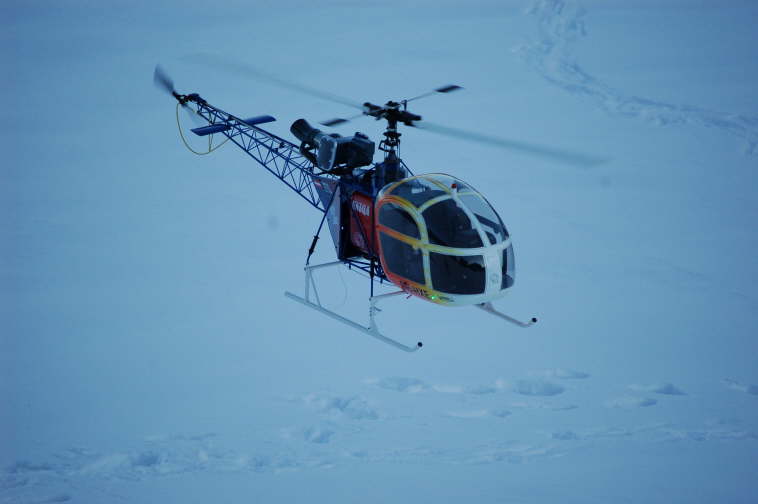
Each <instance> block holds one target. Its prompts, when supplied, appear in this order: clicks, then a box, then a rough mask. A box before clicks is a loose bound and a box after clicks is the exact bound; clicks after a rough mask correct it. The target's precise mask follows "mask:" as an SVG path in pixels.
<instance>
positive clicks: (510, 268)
mask: <svg viewBox="0 0 758 504" xmlns="http://www.w3.org/2000/svg"><path fill="white" fill-rule="evenodd" d="M502 268H503V269H502V272H503V277H502V282H501V285H500V288H501V289H507V288H508V287H511V286H512V285H513V282H514V278H513V277H514V276H515V273H516V261H515V260H514V257H513V246H512V245H508V247H506V248H504V249H503V263H502Z"/></svg>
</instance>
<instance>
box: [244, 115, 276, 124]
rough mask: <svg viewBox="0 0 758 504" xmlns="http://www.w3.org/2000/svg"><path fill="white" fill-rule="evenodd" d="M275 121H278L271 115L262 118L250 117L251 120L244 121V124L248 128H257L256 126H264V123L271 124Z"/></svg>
mask: <svg viewBox="0 0 758 504" xmlns="http://www.w3.org/2000/svg"><path fill="white" fill-rule="evenodd" d="M274 121H276V119H274V118H273V117H271V116H270V115H262V116H255V117H250V118H249V119H242V122H243V123H245V124H247V125H248V126H255V125H256V124H264V123H270V122H274Z"/></svg>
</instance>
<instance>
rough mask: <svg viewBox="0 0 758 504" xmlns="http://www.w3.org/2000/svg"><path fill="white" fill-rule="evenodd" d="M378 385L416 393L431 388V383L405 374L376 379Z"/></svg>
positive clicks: (397, 390) (388, 388)
mask: <svg viewBox="0 0 758 504" xmlns="http://www.w3.org/2000/svg"><path fill="white" fill-rule="evenodd" d="M376 386H377V387H379V388H383V389H386V390H393V391H395V392H408V393H411V394H415V393H418V392H423V391H425V390H429V385H427V384H426V383H425V382H424V381H422V380H419V379H418V378H409V377H403V376H391V377H389V378H382V379H381V380H377V381H376Z"/></svg>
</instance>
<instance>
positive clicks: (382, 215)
mask: <svg viewBox="0 0 758 504" xmlns="http://www.w3.org/2000/svg"><path fill="white" fill-rule="evenodd" d="M379 223H380V224H382V225H383V226H387V227H388V228H390V229H393V230H394V231H397V232H398V233H403V234H404V235H406V236H410V237H412V238H420V237H421V234H420V233H419V230H418V226H417V225H416V222H415V221H414V220H413V217H411V216H410V214H409V213H408V212H406V211H405V210H403V209H402V208H400V207H399V206H397V205H395V204H394V203H385V204H384V205H382V208H381V209H380V210H379Z"/></svg>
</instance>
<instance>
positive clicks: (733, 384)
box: [722, 378, 758, 395]
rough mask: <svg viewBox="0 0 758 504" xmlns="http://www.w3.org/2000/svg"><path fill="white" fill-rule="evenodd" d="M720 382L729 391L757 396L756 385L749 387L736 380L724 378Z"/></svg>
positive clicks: (757, 387) (757, 389)
mask: <svg viewBox="0 0 758 504" xmlns="http://www.w3.org/2000/svg"><path fill="white" fill-rule="evenodd" d="M722 381H723V383H724V385H726V386H727V387H729V388H730V389H734V390H739V391H740V392H744V393H746V394H750V395H758V385H749V384H747V383H741V382H738V381H737V380H732V379H729V378H724V379H723V380H722Z"/></svg>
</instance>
